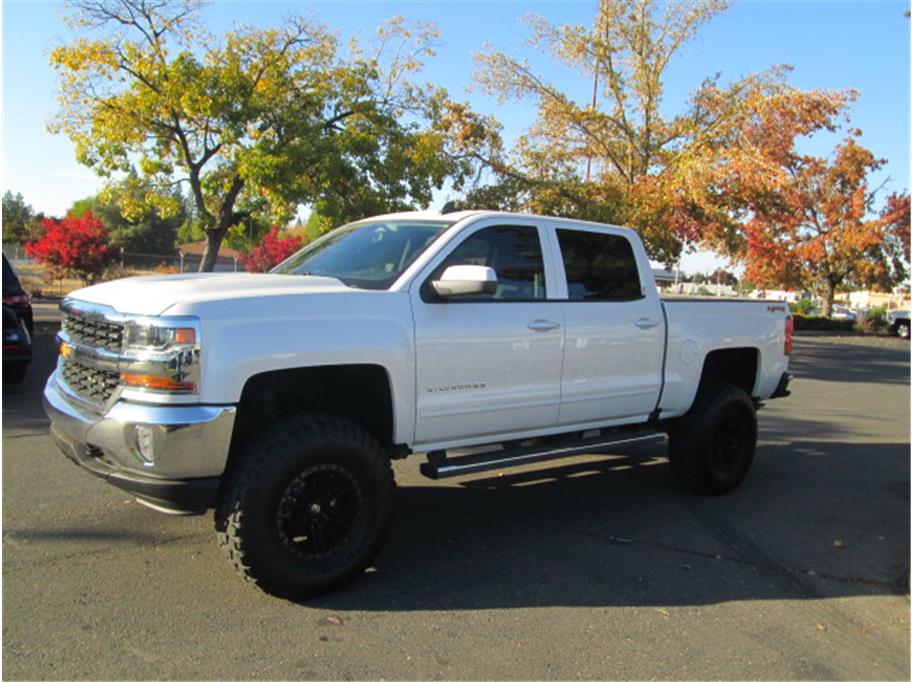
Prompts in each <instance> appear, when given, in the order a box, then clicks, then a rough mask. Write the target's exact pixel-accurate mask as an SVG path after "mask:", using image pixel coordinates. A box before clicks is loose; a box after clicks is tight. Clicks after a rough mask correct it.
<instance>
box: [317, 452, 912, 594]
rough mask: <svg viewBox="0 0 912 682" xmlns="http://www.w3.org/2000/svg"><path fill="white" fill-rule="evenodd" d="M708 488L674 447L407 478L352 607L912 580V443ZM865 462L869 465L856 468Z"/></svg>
mask: <svg viewBox="0 0 912 682" xmlns="http://www.w3.org/2000/svg"><path fill="white" fill-rule="evenodd" d="M754 466H755V469H754V470H753V471H752V472H751V474H750V475H749V477H748V479H747V480H746V481H745V483H744V484H743V486H742V488H740V489H739V490H738V491H737V492H736V493H734V494H732V495H727V496H722V497H711V498H706V497H696V496H692V495H690V494H688V493H686V492H684V491H681V490H679V489H678V488H677V487H676V486H675V485H674V483H673V481H672V478H671V472H670V470H669V467H668V465H667V462H665V461H664V459H658V458H649V457H646V458H643V457H636V458H631V457H620V458H615V459H611V460H607V461H606V460H594V461H586V462H582V463H574V464H571V465H568V466H563V467H560V468H556V469H550V470H542V471H535V472H528V471H527V472H522V473H517V474H510V475H506V476H498V477H494V478H488V479H481V480H473V481H468V482H466V483H464V484H463V485H462V486H461V487H456V488H450V487H448V488H438V487H433V486H417V487H405V488H402V489H400V491H399V492H400V497H399V510H398V514H397V516H396V519H395V521H394V524H393V530H392V533H391V538H390V540H389V542H388V545H387V547H386V549H385V550H384V553H383V554H382V555H381V557H380V558H379V560H378V562H377V568H376V570H375V571H373V572H371V573H368V574H367V576H365V579H362V580H360V581H359V582H358V583H356V584H355V585H354V586H352V587H351V588H349V589H347V590H346V591H344V592H342V593H339V594H335V595H330V596H327V597H323V598H321V599H318V600H316V601H315V602H314V601H311V602H308V604H310V605H317V606H322V607H326V608H333V609H339V610H346V609H354V610H365V609H367V610H379V611H386V610H405V611H408V610H426V609H456V610H459V609H485V608H526V607H538V606H631V607H639V606H656V607H658V606H661V605H665V606H668V605H694V604H713V603H720V602H726V601H735V600H737V601H743V600H755V599H796V598H797V599H802V598H824V597H827V598H829V597H846V596H852V595H873V594H895V593H907V592H908V578H907V576H908V557H909V492H908V491H909V446H908V444H907V443H882V444H877V445H874V444H857V443H838V442H817V441H804V442H795V443H792V444H790V445H784V446H767V447H763V448H761V449H760V450H759V451H758V454H757V462H756V463H755V465H754ZM859 469H863V470H862V471H859Z"/></svg>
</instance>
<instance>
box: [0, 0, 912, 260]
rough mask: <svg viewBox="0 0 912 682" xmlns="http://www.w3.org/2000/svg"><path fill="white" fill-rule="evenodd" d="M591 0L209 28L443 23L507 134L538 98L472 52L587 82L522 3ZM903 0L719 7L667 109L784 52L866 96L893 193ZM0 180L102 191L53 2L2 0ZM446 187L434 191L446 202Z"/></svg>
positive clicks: (863, 119) (222, 15)
mask: <svg viewBox="0 0 912 682" xmlns="http://www.w3.org/2000/svg"><path fill="white" fill-rule="evenodd" d="M596 5H597V3H596V2H595V0H585V1H581V2H575V1H573V0H570V1H566V2H534V1H533V0H523V1H522V2H497V1H489V2H472V1H471V0H461V1H459V2H450V1H439V2H427V1H425V2H392V1H390V2H338V1H336V2H215V3H213V4H212V5H210V6H209V7H208V8H206V9H205V10H204V17H205V20H206V22H207V24H208V25H209V27H210V29H211V30H212V31H216V32H217V31H220V30H223V29H227V28H229V27H230V26H231V25H232V24H233V23H246V24H255V25H270V24H275V23H278V22H279V21H280V20H281V17H282V16H284V15H287V14H289V13H295V12H313V13H314V14H315V16H316V17H317V18H318V19H319V20H320V21H322V22H324V23H326V24H327V25H329V26H330V27H331V28H333V29H336V30H338V31H339V32H340V33H341V35H342V36H343V37H348V36H351V35H360V36H362V37H363V38H365V39H368V38H370V36H371V35H372V34H373V32H374V30H375V29H376V27H377V26H378V25H379V24H380V23H381V22H382V21H383V19H385V18H388V17H391V16H393V15H396V14H402V15H403V16H405V17H406V18H408V19H412V20H418V19H422V20H427V21H432V22H434V23H436V24H437V25H438V26H439V27H440V29H441V31H442V34H443V35H442V43H443V44H442V46H441V48H440V49H439V51H438V55H437V56H436V57H435V58H434V59H432V60H431V61H430V63H429V64H428V66H427V69H426V70H425V72H424V77H425V78H426V79H427V80H428V81H431V82H434V83H436V84H438V85H442V86H444V87H446V88H447V89H448V90H449V91H450V94H451V95H452V96H454V97H457V98H460V99H465V100H468V101H469V102H470V103H471V104H472V106H473V107H474V108H475V109H477V110H479V111H482V112H486V113H493V114H494V115H496V116H497V118H498V119H499V120H500V121H501V122H502V123H503V125H504V133H505V136H506V137H507V139H511V138H512V137H514V136H516V135H517V134H519V133H521V132H522V131H523V130H524V129H525V127H526V126H528V125H529V124H530V123H531V122H532V120H533V118H534V108H533V107H532V105H531V104H530V103H525V104H523V103H520V104H509V105H505V106H502V107H501V106H498V105H497V103H496V102H495V101H494V100H493V99H492V98H489V97H487V96H486V95H484V94H482V93H481V92H478V91H467V88H468V87H470V86H471V73H472V68H473V62H472V54H473V53H474V52H478V51H481V50H483V49H484V47H485V44H486V43H493V44H495V45H496V46H497V47H498V48H500V49H502V50H506V51H508V52H511V53H514V54H519V55H526V56H528V57H529V58H530V59H531V61H532V62H533V64H534V65H536V67H537V68H539V69H540V70H541V71H542V72H543V73H544V74H546V76H547V77H548V78H549V79H551V80H553V81H556V82H558V83H560V84H561V85H562V87H564V88H565V89H566V90H567V91H569V92H571V93H576V94H577V95H578V96H579V97H580V98H586V97H588V92H589V90H590V88H591V84H590V83H589V82H588V81H587V80H586V79H584V78H583V77H582V76H581V75H579V74H576V73H573V72H569V71H566V70H564V69H563V68H562V67H560V66H559V65H556V64H554V63H552V62H550V61H549V59H548V58H546V57H544V56H541V55H536V54H535V53H533V52H531V51H529V49H528V48H526V47H525V45H524V41H525V39H526V38H527V37H528V31H527V29H526V28H525V26H524V25H523V24H522V23H521V22H520V17H521V16H522V15H524V14H526V13H535V14H541V15H543V16H545V17H547V18H548V19H550V20H551V21H553V22H555V23H589V22H590V21H591V18H592V17H593V15H594V12H595V8H596ZM908 7H909V4H908V2H736V3H735V4H734V6H733V7H731V8H730V9H729V10H728V11H727V12H725V13H724V14H722V15H721V16H719V17H717V18H715V19H714V20H713V21H712V22H711V23H710V24H709V25H708V26H706V27H705V28H704V29H703V30H702V32H701V33H700V34H699V35H698V36H697V38H696V39H695V40H694V41H693V42H691V43H690V44H688V45H687V47H686V48H685V49H684V51H683V52H682V53H681V54H680V56H679V58H678V59H677V60H676V61H675V62H673V64H672V67H671V68H670V70H669V71H668V77H667V79H666V93H665V100H664V107H665V109H666V111H667V112H669V113H672V112H674V111H677V110H678V109H680V108H681V107H682V106H683V105H684V103H685V102H686V100H687V97H688V94H689V93H690V92H691V91H692V90H693V89H694V88H696V87H697V86H698V85H699V83H700V81H701V80H702V79H703V78H705V77H707V76H710V75H712V74H715V73H716V72H721V73H722V76H723V80H730V79H734V78H737V77H739V76H742V75H744V74H747V73H750V72H756V71H761V70H764V69H766V68H769V67H770V66H773V65H775V64H790V65H792V66H793V67H794V71H793V72H792V74H791V76H790V79H789V80H790V82H791V83H792V84H793V85H795V86H798V87H801V88H830V89H841V88H853V89H855V90H857V91H859V93H860V98H859V100H858V102H856V103H855V104H854V105H853V107H852V109H851V112H850V113H851V117H852V126H856V127H859V128H861V129H862V131H864V135H863V137H862V143H863V144H865V145H866V146H868V147H869V148H870V149H871V150H872V151H873V152H874V153H875V155H877V156H879V157H882V158H885V159H887V164H886V165H885V167H884V169H883V170H882V171H881V172H880V173H879V174H878V176H877V177H876V178H874V181H875V183H877V184H879V183H881V182H883V181H887V182H888V184H887V186H886V190H885V191H903V190H906V189H908V187H909V146H910V139H909V128H910V121H909V117H910V112H909V101H910V99H909V98H910V90H909V80H910V74H909V63H910V48H909V35H910V27H909V20H908V19H906V18H905V17H904V16H903V12H904V11H905V9H906V8H908ZM2 13H3V17H2V18H3V88H2V94H3V120H2V145H3V146H2V190H3V191H6V190H7V189H9V190H12V191H13V192H21V193H22V194H23V196H24V198H25V200H26V201H27V202H28V203H30V204H31V205H32V206H34V207H35V209H36V210H40V211H44V212H45V213H48V214H51V215H60V214H63V213H64V212H65V211H66V209H67V208H68V207H69V206H70V204H72V202H73V201H74V200H76V199H79V198H82V197H85V196H87V195H90V194H92V193H94V192H95V191H97V189H98V188H99V187H100V182H99V180H98V179H97V178H96V177H95V176H94V175H93V174H92V171H91V170H90V169H88V168H85V167H83V166H80V165H78V164H77V163H76V161H75V160H74V157H73V149H72V145H71V144H70V142H69V140H68V139H67V138H65V137H63V136H59V135H56V136H55V135H51V134H50V133H49V132H47V122H48V120H49V119H50V117H51V115H52V114H53V112H54V110H55V107H56V99H55V98H56V81H55V77H54V73H53V71H52V70H51V68H50V66H49V64H48V54H49V51H50V49H51V48H52V47H53V46H54V45H56V44H58V43H60V42H67V41H68V40H69V39H70V38H71V34H70V33H69V30H68V29H67V28H66V27H65V26H64V25H63V21H62V16H63V14H62V7H61V3H58V2H32V1H19V0H3V3H2ZM836 139H837V138H834V137H832V136H820V137H818V138H816V139H812V140H809V141H808V142H807V143H806V148H807V149H808V150H809V151H812V152H814V153H819V154H826V153H827V152H829V150H831V149H832V146H833V144H834V142H835V141H836ZM444 199H445V196H443V195H442V194H441V195H440V196H439V197H438V202H437V203H439V204H442V203H443V201H444ZM711 265H712V259H710V258H708V257H705V256H691V257H689V258H686V259H685V261H684V264H683V268H684V269H685V270H694V269H705V268H708V267H710V266H711Z"/></svg>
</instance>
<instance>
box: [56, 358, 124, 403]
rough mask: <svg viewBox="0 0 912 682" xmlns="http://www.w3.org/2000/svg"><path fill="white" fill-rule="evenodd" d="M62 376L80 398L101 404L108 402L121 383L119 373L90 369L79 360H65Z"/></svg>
mask: <svg viewBox="0 0 912 682" xmlns="http://www.w3.org/2000/svg"><path fill="white" fill-rule="evenodd" d="M61 374H62V376H63V380H64V382H65V383H66V385H67V386H69V387H70V388H71V389H72V390H73V391H75V392H76V394H77V395H78V396H79V397H80V398H83V399H84V400H88V401H90V402H93V403H99V404H101V403H104V402H106V401H107V400H108V398H110V397H111V395H112V394H113V393H114V390H115V389H116V388H117V386H118V384H119V383H120V376H119V375H118V374H117V372H109V371H106V370H103V369H96V368H94V367H89V366H88V365H84V364H82V363H81V362H79V361H78V360H70V359H65V360H64V361H63V368H62V372H61Z"/></svg>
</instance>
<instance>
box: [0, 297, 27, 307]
mask: <svg viewBox="0 0 912 682" xmlns="http://www.w3.org/2000/svg"><path fill="white" fill-rule="evenodd" d="M28 302H29V297H28V294H17V295H16V296H4V297H3V305H18V304H20V303H28Z"/></svg>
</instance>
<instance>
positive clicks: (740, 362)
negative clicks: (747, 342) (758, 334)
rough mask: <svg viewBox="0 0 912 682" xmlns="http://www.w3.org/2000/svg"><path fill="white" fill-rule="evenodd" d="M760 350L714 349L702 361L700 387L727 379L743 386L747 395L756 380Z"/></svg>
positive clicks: (751, 390)
mask: <svg viewBox="0 0 912 682" xmlns="http://www.w3.org/2000/svg"><path fill="white" fill-rule="evenodd" d="M759 364H760V352H759V351H758V350H757V349H756V348H725V349H723V350H714V351H712V352H710V353H709V354H708V355H707V356H706V360H705V361H704V362H703V374H702V376H701V377H700V387H701V388H702V387H703V386H706V385H707V384H709V383H712V382H716V381H727V382H729V383H732V384H734V385H735V386H740V387H741V388H743V389H744V390H745V391H746V392H747V394H748V395H750V394H751V393H752V392H753V390H754V384H755V383H756V381H757V368H758V366H759Z"/></svg>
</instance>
